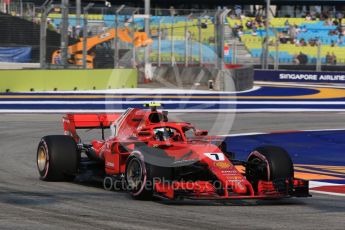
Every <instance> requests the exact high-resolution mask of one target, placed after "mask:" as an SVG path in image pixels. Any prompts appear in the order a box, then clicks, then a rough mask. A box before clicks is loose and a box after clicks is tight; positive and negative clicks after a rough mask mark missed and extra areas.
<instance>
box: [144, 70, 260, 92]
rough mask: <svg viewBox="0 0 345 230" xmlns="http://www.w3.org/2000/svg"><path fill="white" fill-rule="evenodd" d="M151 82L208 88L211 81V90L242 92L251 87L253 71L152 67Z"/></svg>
mask: <svg viewBox="0 0 345 230" xmlns="http://www.w3.org/2000/svg"><path fill="white" fill-rule="evenodd" d="M152 71H153V80H154V81H158V82H165V81H166V82H168V83H170V84H174V85H176V86H180V87H182V86H184V87H185V86H193V85H195V84H197V85H200V86H204V88H205V87H208V86H209V82H210V81H212V85H213V89H214V90H219V91H243V90H248V89H251V88H252V87H253V84H254V80H253V79H254V78H253V74H254V70H253V67H251V66H241V67H237V68H231V69H224V70H218V69H216V68H214V67H197V66H195V67H185V66H178V65H176V66H161V67H153V69H152ZM144 79H145V71H144V68H139V83H144Z"/></svg>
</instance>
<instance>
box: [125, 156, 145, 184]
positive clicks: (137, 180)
mask: <svg viewBox="0 0 345 230" xmlns="http://www.w3.org/2000/svg"><path fill="white" fill-rule="evenodd" d="M142 175H143V170H142V166H141V163H140V162H139V160H138V159H132V160H131V161H130V162H129V164H128V166H127V182H128V185H129V187H130V188H131V189H133V190H136V189H138V188H139V187H140V185H141V182H142Z"/></svg>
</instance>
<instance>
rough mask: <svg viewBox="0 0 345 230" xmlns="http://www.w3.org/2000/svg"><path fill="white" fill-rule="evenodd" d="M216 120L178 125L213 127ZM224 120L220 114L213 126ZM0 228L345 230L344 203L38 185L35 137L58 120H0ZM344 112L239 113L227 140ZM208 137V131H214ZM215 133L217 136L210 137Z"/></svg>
mask: <svg viewBox="0 0 345 230" xmlns="http://www.w3.org/2000/svg"><path fill="white" fill-rule="evenodd" d="M216 116H217V115H215V114H200V113H198V114H188V115H185V116H184V118H185V120H187V121H190V122H193V123H195V124H196V125H198V126H199V127H201V128H205V129H208V128H212V126H213V122H212V121H213V120H215V118H216ZM222 119H224V122H226V119H227V118H226V116H225V115H224V114H223V115H222V117H220V118H219V120H218V122H221V121H222ZM0 127H1V129H0V146H1V151H0V157H1V160H0V229H191V228H194V229H221V228H226V229H278V228H279V229H343V228H344V226H345V198H344V197H341V196H331V195H324V194H316V193H314V194H313V197H312V198H300V199H297V198H296V199H295V198H293V199H285V200H280V201H259V202H255V201H251V202H230V203H217V202H204V201H202V202H195V201H183V202H173V203H172V202H161V201H137V200H133V199H132V198H131V197H130V196H129V195H128V194H127V193H125V192H114V191H106V190H104V189H103V188H102V187H101V186H90V185H79V184H75V183H65V182H63V183H61V182H49V183H48V182H43V181H40V180H39V179H38V173H37V170H36V163H35V158H36V156H35V153H36V148H37V143H38V142H39V140H40V138H41V137H42V136H44V135H48V134H60V133H62V125H61V115H28V114H27V115H23V114H21V115H20V114H15V115H13V114H3V115H1V116H0ZM343 127H345V123H344V114H343V113H334V112H333V113H289V114H285V113H272V114H271V113H263V114H254V113H250V114H238V115H236V117H235V122H234V126H233V128H232V129H231V130H222V131H221V132H223V133H222V134H225V133H224V132H228V133H229V132H230V133H243V132H268V131H275V130H284V129H323V128H343ZM212 132H214V131H212ZM213 134H215V133H213Z"/></svg>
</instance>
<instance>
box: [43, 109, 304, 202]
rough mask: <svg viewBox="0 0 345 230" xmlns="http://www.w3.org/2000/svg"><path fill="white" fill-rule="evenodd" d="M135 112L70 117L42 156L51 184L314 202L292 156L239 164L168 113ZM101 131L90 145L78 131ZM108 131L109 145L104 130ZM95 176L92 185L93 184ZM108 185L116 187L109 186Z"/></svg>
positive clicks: (268, 149)
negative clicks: (97, 182)
mask: <svg viewBox="0 0 345 230" xmlns="http://www.w3.org/2000/svg"><path fill="white" fill-rule="evenodd" d="M146 106H147V107H150V108H144V109H139V108H130V109H127V111H125V112H124V113H123V114H67V115H66V116H65V117H64V118H63V127H64V135H51V136H45V137H43V138H42V139H41V141H40V142H39V145H38V149H37V168H38V172H39V174H40V179H42V180H44V181H62V180H70V179H74V180H78V178H79V179H80V178H83V177H84V178H85V175H89V177H88V178H91V177H92V178H102V180H103V181H104V182H106V181H108V182H109V178H111V181H112V182H114V184H122V185H124V189H126V190H128V191H129V192H130V193H131V195H132V196H133V197H134V198H136V199H150V198H152V197H153V196H155V197H160V198H162V199H163V198H165V199H171V200H175V199H179V200H180V199H183V198H186V199H210V200H211V199H220V200H222V199H224V200H226V199H247V198H248V199H276V198H285V197H308V196H310V195H309V185H308V181H306V180H302V179H296V178H294V169H293V163H292V161H291V159H290V156H289V154H288V153H287V152H286V151H285V150H284V149H282V148H280V147H276V146H261V147H258V148H256V149H254V150H253V151H252V152H251V153H250V154H249V156H248V158H247V160H246V161H240V160H236V159H234V154H233V153H231V152H228V151H227V146H226V143H225V142H224V141H223V138H220V137H217V136H208V131H206V130H198V129H196V128H195V127H194V126H193V125H191V124H190V123H187V122H172V121H169V119H168V112H167V111H158V110H157V107H159V106H160V104H157V103H150V104H146ZM96 128H98V129H101V130H102V139H101V140H92V141H91V142H90V143H83V142H82V140H81V138H80V136H79V135H78V134H77V132H76V130H77V129H96ZM107 128H109V129H110V134H109V137H108V138H104V130H105V129H107ZM90 175H91V177H90ZM108 184H109V183H108Z"/></svg>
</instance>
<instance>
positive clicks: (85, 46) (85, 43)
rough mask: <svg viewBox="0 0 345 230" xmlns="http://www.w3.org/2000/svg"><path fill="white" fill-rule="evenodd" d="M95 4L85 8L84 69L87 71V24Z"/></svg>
mask: <svg viewBox="0 0 345 230" xmlns="http://www.w3.org/2000/svg"><path fill="white" fill-rule="evenodd" d="M93 5H94V3H89V4H88V5H87V6H85V7H84V27H83V28H84V29H83V68H84V69H86V67H87V65H86V55H87V37H88V34H87V32H88V31H87V24H88V21H87V20H88V14H89V13H88V10H89V9H90V8H91V7H93Z"/></svg>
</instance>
